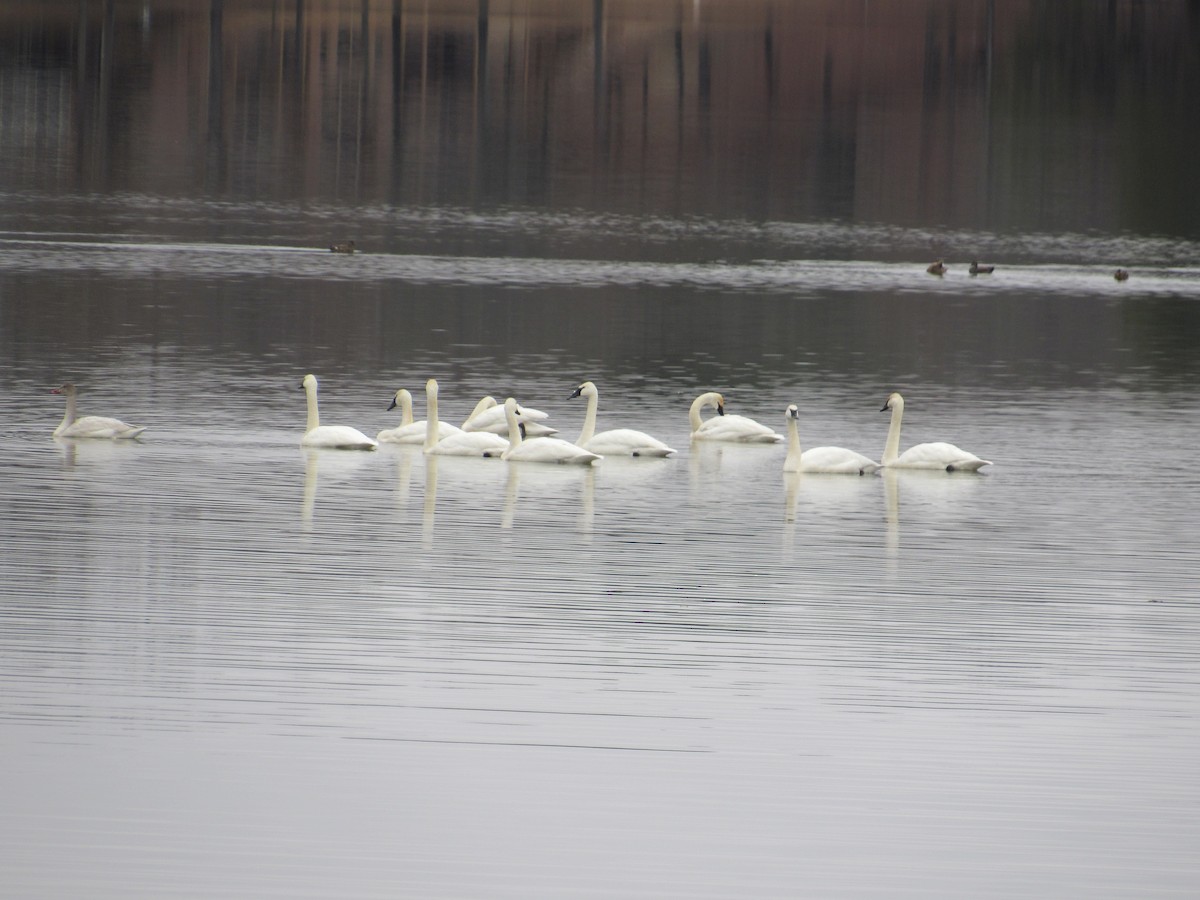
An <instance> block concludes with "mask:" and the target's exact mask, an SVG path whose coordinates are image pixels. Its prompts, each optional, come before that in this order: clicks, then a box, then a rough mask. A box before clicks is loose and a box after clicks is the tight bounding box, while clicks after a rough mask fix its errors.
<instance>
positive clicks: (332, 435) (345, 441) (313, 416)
mask: <svg viewBox="0 0 1200 900" xmlns="http://www.w3.org/2000/svg"><path fill="white" fill-rule="evenodd" d="M300 386H301V387H302V388H304V396H305V399H306V400H307V401H308V422H307V424H306V425H305V428H304V437H302V438H301V439H300V445H301V446H302V447H325V448H327V449H330V450H374V449H375V447H376V446H378V445H377V444H376V443H375V441H373V440H371V438H369V437H367V436H366V435H365V434H363V433H362V432H361V431H359V430H358V429H357V428H351V427H350V426H349V425H322V424H321V418H320V414H319V413H318V412H317V379H316V377H315V376H313V375H311V374H310V375H305V376H304V380H303V381H302V382H300Z"/></svg>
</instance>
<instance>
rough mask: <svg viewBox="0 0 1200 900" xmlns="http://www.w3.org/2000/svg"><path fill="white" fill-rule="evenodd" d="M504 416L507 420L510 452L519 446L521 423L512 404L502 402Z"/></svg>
mask: <svg viewBox="0 0 1200 900" xmlns="http://www.w3.org/2000/svg"><path fill="white" fill-rule="evenodd" d="M504 418H505V419H507V420H508V452H509V453H512V452H513V451H514V450H516V449H517V448H518V447H520V446H521V425H520V423H519V422H518V421H517V411H516V409H515V405H514V404H512V403H505V404H504Z"/></svg>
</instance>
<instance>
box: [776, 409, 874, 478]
mask: <svg viewBox="0 0 1200 900" xmlns="http://www.w3.org/2000/svg"><path fill="white" fill-rule="evenodd" d="M799 419H800V410H799V409H797V408H796V404H795V403H793V404H792V405H791V406H789V407H788V408H787V433H788V436H787V437H788V451H787V458H786V459H784V461H783V471H785V472H818V473H822V474H826V475H871V474H873V473H875V472H878V471H879V470H880V469H881V468H882V466H880V465H879V463H877V462H875V461H874V460H873V459H868V458H867V457H865V456H863V455H862V454H861V453H855V452H854V451H853V450H847V449H846V448H845V447H813V448H812V449H811V450H805V451H804V452H803V453H801V452H800V425H799Z"/></svg>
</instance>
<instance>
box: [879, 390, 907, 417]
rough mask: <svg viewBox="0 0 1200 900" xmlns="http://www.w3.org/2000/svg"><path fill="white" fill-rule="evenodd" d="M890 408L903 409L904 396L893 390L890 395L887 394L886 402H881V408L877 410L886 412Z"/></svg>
mask: <svg viewBox="0 0 1200 900" xmlns="http://www.w3.org/2000/svg"><path fill="white" fill-rule="evenodd" d="M890 409H895V410H901V411H903V410H904V398H903V397H901V396H900V395H899V394H898V393H896V392H895V391H893V392H892V393H891V394H890V395H888V398H887V402H886V403H885V404H883V408H882V409H881V410H879V411H880V412H887V411H888V410H890Z"/></svg>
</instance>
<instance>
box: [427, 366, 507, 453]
mask: <svg viewBox="0 0 1200 900" xmlns="http://www.w3.org/2000/svg"><path fill="white" fill-rule="evenodd" d="M425 401H426V404H427V406H428V408H427V409H426V411H425V413H426V416H427V418H426V419H425V452H426V453H429V454H433V455H435V456H479V457H488V458H496V459H499V458H500V456H501V454H503V453H504V451H505V450H507V449H508V441H506V440H505V439H504V438H502V437H500V435H498V434H492V433H491V432H487V431H475V432H466V431H458V432H456V433H455V434H452V435H450V436H449V437H446V438H439V437H438V425H439V423H440V420H439V419H438V383H437V381H436V380H435V379H433V378H430V379H429V380H428V381H427V382H425Z"/></svg>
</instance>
